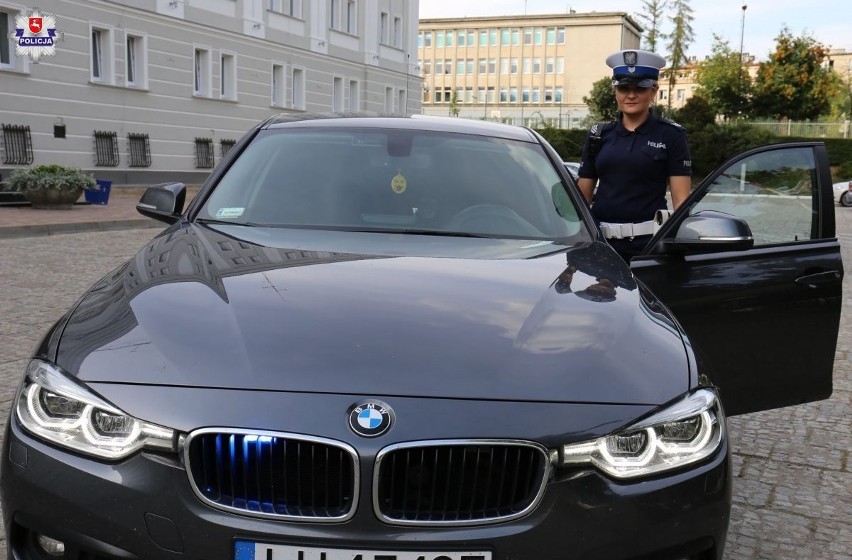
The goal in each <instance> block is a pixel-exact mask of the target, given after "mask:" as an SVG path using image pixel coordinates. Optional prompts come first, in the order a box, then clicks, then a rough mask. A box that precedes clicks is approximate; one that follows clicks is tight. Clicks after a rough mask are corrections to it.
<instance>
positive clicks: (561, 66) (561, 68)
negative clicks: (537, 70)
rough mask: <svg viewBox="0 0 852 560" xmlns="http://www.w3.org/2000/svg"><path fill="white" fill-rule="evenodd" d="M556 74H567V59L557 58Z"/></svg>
mask: <svg viewBox="0 0 852 560" xmlns="http://www.w3.org/2000/svg"><path fill="white" fill-rule="evenodd" d="M556 73H557V74H564V73H565V57H562V56H557V57H556Z"/></svg>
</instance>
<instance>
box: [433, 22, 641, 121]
mask: <svg viewBox="0 0 852 560" xmlns="http://www.w3.org/2000/svg"><path fill="white" fill-rule="evenodd" d="M641 34H642V27H641V26H640V25H639V24H638V23H636V21H634V20H633V19H632V18H631V17H630V16H629V15H627V14H625V13H620V12H618V13H609V12H601V13H595V12H593V13H583V14H580V13H573V12H572V13H567V14H556V15H524V16H506V17H475V18H441V19H422V20H420V34H419V36H418V42H417V47H418V51H417V52H418V56H417V58H418V65H419V67H420V74H421V75H422V76H423V92H422V96H423V97H422V100H423V112H424V113H426V114H436V115H453V114H456V115H458V116H460V117H468V118H483V119H488V120H500V121H504V122H510V123H516V124H529V125H538V124H542V123H546V124H551V125H553V126H560V127H568V126H577V125H579V123H580V122H581V121H582V120H583V119H584V118H585V117H586V116H587V115H588V114H589V109H588V107H587V105H586V103H584V102H583V97H584V96H588V95H589V93H590V92H591V90H592V85H593V84H594V82H596V81H597V80H600V79H601V78H604V77H607V76H609V75H611V70H610V69H609V67H607V65H606V64H605V62H604V61H605V60H606V57H607V56H608V55H609V54H611V53H613V52H614V51H617V50H620V49H631V48H633V49H635V48H639V44H640V39H641Z"/></svg>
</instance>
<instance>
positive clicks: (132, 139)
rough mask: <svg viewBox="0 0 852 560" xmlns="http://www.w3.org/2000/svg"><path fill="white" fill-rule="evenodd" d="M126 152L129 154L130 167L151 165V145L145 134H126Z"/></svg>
mask: <svg viewBox="0 0 852 560" xmlns="http://www.w3.org/2000/svg"><path fill="white" fill-rule="evenodd" d="M127 153H128V154H129V155H130V167H151V146H150V144H149V142H148V135H147V134H133V133H130V134H128V135H127Z"/></svg>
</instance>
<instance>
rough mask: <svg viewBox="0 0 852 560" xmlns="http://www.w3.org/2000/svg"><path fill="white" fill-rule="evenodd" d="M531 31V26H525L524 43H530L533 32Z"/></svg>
mask: <svg viewBox="0 0 852 560" xmlns="http://www.w3.org/2000/svg"><path fill="white" fill-rule="evenodd" d="M532 32H533V30H532V28H531V27H525V28H524V44H525V45H532V41H533V33H532Z"/></svg>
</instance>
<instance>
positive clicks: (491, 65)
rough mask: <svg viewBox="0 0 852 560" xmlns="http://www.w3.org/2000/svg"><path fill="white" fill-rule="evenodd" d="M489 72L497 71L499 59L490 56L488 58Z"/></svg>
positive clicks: (494, 72)
mask: <svg viewBox="0 0 852 560" xmlns="http://www.w3.org/2000/svg"><path fill="white" fill-rule="evenodd" d="M488 73H489V74H496V73H497V59H496V58H489V59H488Z"/></svg>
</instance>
